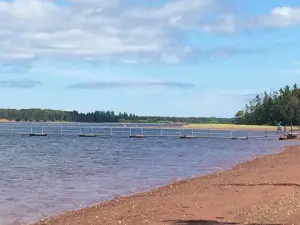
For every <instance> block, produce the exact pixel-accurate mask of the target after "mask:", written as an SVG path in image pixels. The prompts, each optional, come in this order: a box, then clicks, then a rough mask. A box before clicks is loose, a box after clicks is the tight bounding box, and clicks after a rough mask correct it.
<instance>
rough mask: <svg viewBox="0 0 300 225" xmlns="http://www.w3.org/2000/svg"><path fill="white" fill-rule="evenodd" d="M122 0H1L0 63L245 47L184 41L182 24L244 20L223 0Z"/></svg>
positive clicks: (270, 22)
mask: <svg viewBox="0 0 300 225" xmlns="http://www.w3.org/2000/svg"><path fill="white" fill-rule="evenodd" d="M126 2H127V1H126V0H124V1H121V0H85V1H82V0H68V1H67V3H64V4H63V3H61V4H57V1H55V0H11V1H1V2H0V21H1V23H0V52H1V53H0V62H11V61H20V60H30V59H35V58H60V59H70V58H71V59H73V58H76V59H80V60H97V61H102V60H104V61H113V62H120V63H128V64H139V63H150V62H162V63H179V62H181V61H184V60H189V61H190V60H197V59H198V58H201V57H215V56H220V55H226V56H227V55H228V56H231V55H232V54H244V53H245V52H247V51H241V50H236V49H234V48H233V49H227V50H226V49H225V50H226V51H224V49H212V50H208V51H201V50H199V49H197V48H195V47H193V46H189V45H188V44H187V43H186V42H185V39H184V32H182V29H188V30H190V29H193V30H197V31H200V32H226V33H234V32H235V31H236V30H237V29H238V28H241V26H244V25H245V23H242V22H237V21H239V18H237V17H236V15H235V14H234V12H233V11H232V9H231V8H230V7H226V2H224V1H220V0H189V1H186V0H172V1H168V2H167V3H165V4H164V5H162V6H160V7H135V6H129V4H125V3H126ZM299 15H300V13H299V9H297V8H294V9H293V8H289V7H281V8H276V9H274V10H273V11H271V12H270V14H269V15H267V16H260V17H256V19H255V20H253V21H252V22H251V24H252V25H253V24H256V25H257V26H258V24H259V25H261V26H271V27H274V26H280V27H282V26H292V25H296V24H299V23H300V16H299ZM254 21H255V22H254ZM243 24H244V25H243ZM187 49H192V50H190V51H187Z"/></svg>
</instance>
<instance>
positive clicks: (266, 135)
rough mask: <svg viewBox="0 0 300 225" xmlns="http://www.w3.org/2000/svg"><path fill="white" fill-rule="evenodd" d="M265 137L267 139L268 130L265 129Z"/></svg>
mask: <svg viewBox="0 0 300 225" xmlns="http://www.w3.org/2000/svg"><path fill="white" fill-rule="evenodd" d="M265 133H266V134H265V137H268V128H266V132H265Z"/></svg>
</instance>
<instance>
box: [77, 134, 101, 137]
mask: <svg viewBox="0 0 300 225" xmlns="http://www.w3.org/2000/svg"><path fill="white" fill-rule="evenodd" d="M79 137H97V135H96V134H79Z"/></svg>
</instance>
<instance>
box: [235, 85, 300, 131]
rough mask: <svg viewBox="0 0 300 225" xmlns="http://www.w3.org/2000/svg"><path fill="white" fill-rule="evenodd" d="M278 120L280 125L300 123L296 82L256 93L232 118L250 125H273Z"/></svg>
mask: <svg viewBox="0 0 300 225" xmlns="http://www.w3.org/2000/svg"><path fill="white" fill-rule="evenodd" d="M280 121H281V123H282V125H300V88H299V87H298V86H297V84H294V85H293V86H292V87H290V86H285V87H284V88H280V90H279V91H275V92H272V93H267V92H265V93H264V94H263V95H262V96H260V95H256V97H255V98H254V99H253V100H251V101H250V102H249V103H248V104H246V106H245V108H244V109H242V110H240V111H238V112H237V113H236V115H235V118H234V122H235V123H237V124H251V125H252V124H253V125H274V124H275V123H277V122H280Z"/></svg>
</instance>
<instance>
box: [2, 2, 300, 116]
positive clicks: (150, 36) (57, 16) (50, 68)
mask: <svg viewBox="0 0 300 225" xmlns="http://www.w3.org/2000/svg"><path fill="white" fill-rule="evenodd" d="M297 2H298V3H297ZM0 20H1V23H0V107H1V108H32V107H38V108H53V109H64V110H73V109H75V110H78V111H82V112H87V111H94V110H114V111H116V112H120V111H122V112H124V111H125V112H130V113H135V114H138V115H161V116H223V117H230V116H233V115H234V113H235V112H236V111H237V110H239V109H240V108H242V107H243V106H244V105H245V103H246V102H247V101H248V100H249V96H253V95H255V94H256V93H262V92H263V91H265V90H267V91H270V90H273V89H276V88H279V87H282V86H284V85H286V84H289V85H292V84H294V83H299V84H300V56H299V50H300V42H299V40H298V39H299V37H300V29H299V28H300V3H299V1H296V0H285V1H279V0H265V1H258V0H254V1H253V0H243V1H240V0H168V1H167V0H159V1H150V0H84V1H83V0H65V1H59V0H56V1H55V0H10V1H3V0H0Z"/></svg>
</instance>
